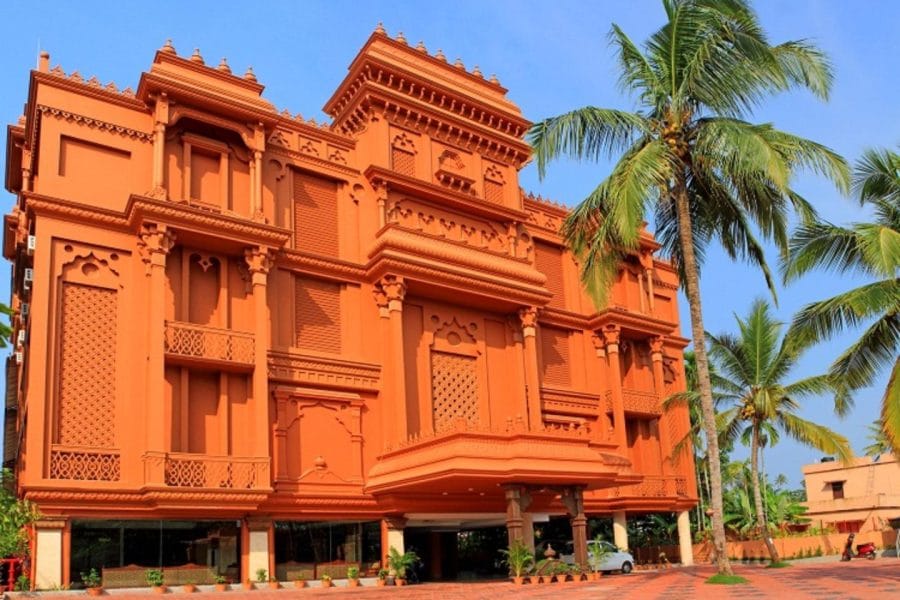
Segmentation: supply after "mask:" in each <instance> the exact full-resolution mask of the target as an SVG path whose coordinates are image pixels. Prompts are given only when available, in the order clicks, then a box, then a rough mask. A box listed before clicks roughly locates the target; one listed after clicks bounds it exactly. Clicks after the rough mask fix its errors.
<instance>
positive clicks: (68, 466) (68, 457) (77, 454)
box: [50, 446, 120, 481]
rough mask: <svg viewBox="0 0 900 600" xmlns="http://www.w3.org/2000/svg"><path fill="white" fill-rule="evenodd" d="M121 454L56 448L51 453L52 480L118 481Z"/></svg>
mask: <svg viewBox="0 0 900 600" xmlns="http://www.w3.org/2000/svg"><path fill="white" fill-rule="evenodd" d="M119 475H120V465H119V453H118V452H107V451H102V450H101V451H97V450H91V449H87V448H67V447H61V446H54V447H53V449H52V450H51V452H50V478H51V479H77V480H81V481H118V480H119Z"/></svg>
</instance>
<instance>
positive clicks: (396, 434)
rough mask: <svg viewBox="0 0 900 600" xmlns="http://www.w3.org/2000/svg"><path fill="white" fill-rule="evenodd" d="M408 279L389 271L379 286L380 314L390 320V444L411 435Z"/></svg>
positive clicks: (387, 403)
mask: <svg viewBox="0 0 900 600" xmlns="http://www.w3.org/2000/svg"><path fill="white" fill-rule="evenodd" d="M405 297H406V283H405V282H404V281H403V278H402V277H397V276H395V275H385V276H384V277H383V278H382V279H381V281H380V282H378V284H377V285H376V288H375V301H376V302H377V303H378V308H379V315H380V316H381V318H382V319H383V320H386V321H387V332H386V333H387V348H386V354H385V358H386V363H387V364H386V368H385V371H386V372H387V374H388V377H389V378H390V380H389V382H386V385H385V386H384V394H385V396H386V398H385V402H384V407H385V412H384V432H385V439H384V442H385V444H386V445H388V446H393V445H394V444H395V443H397V442H400V441H404V440H406V438H407V435H408V431H407V417H406V364H405V363H406V360H405V357H404V352H403V299H404V298H405ZM382 331H384V328H383V329H382Z"/></svg>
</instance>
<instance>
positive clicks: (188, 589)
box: [181, 583, 197, 594]
mask: <svg viewBox="0 0 900 600" xmlns="http://www.w3.org/2000/svg"><path fill="white" fill-rule="evenodd" d="M181 589H182V591H183V592H184V593H185V594H193V593H194V592H196V591H197V586H196V585H194V584H193V583H186V584H184V585H183V586H181Z"/></svg>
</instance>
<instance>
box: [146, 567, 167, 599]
mask: <svg viewBox="0 0 900 600" xmlns="http://www.w3.org/2000/svg"><path fill="white" fill-rule="evenodd" d="M144 578H145V579H146V580H147V584H148V585H149V586H150V587H151V588H152V589H153V593H155V594H165V593H166V584H165V581H164V577H163V572H162V570H161V569H147V572H146V573H145V574H144Z"/></svg>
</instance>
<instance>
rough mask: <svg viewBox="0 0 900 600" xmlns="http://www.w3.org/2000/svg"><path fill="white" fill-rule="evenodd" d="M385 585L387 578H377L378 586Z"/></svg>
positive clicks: (376, 584)
mask: <svg viewBox="0 0 900 600" xmlns="http://www.w3.org/2000/svg"><path fill="white" fill-rule="evenodd" d="M385 585H387V579H376V580H375V586H376V587H384V586H385Z"/></svg>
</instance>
